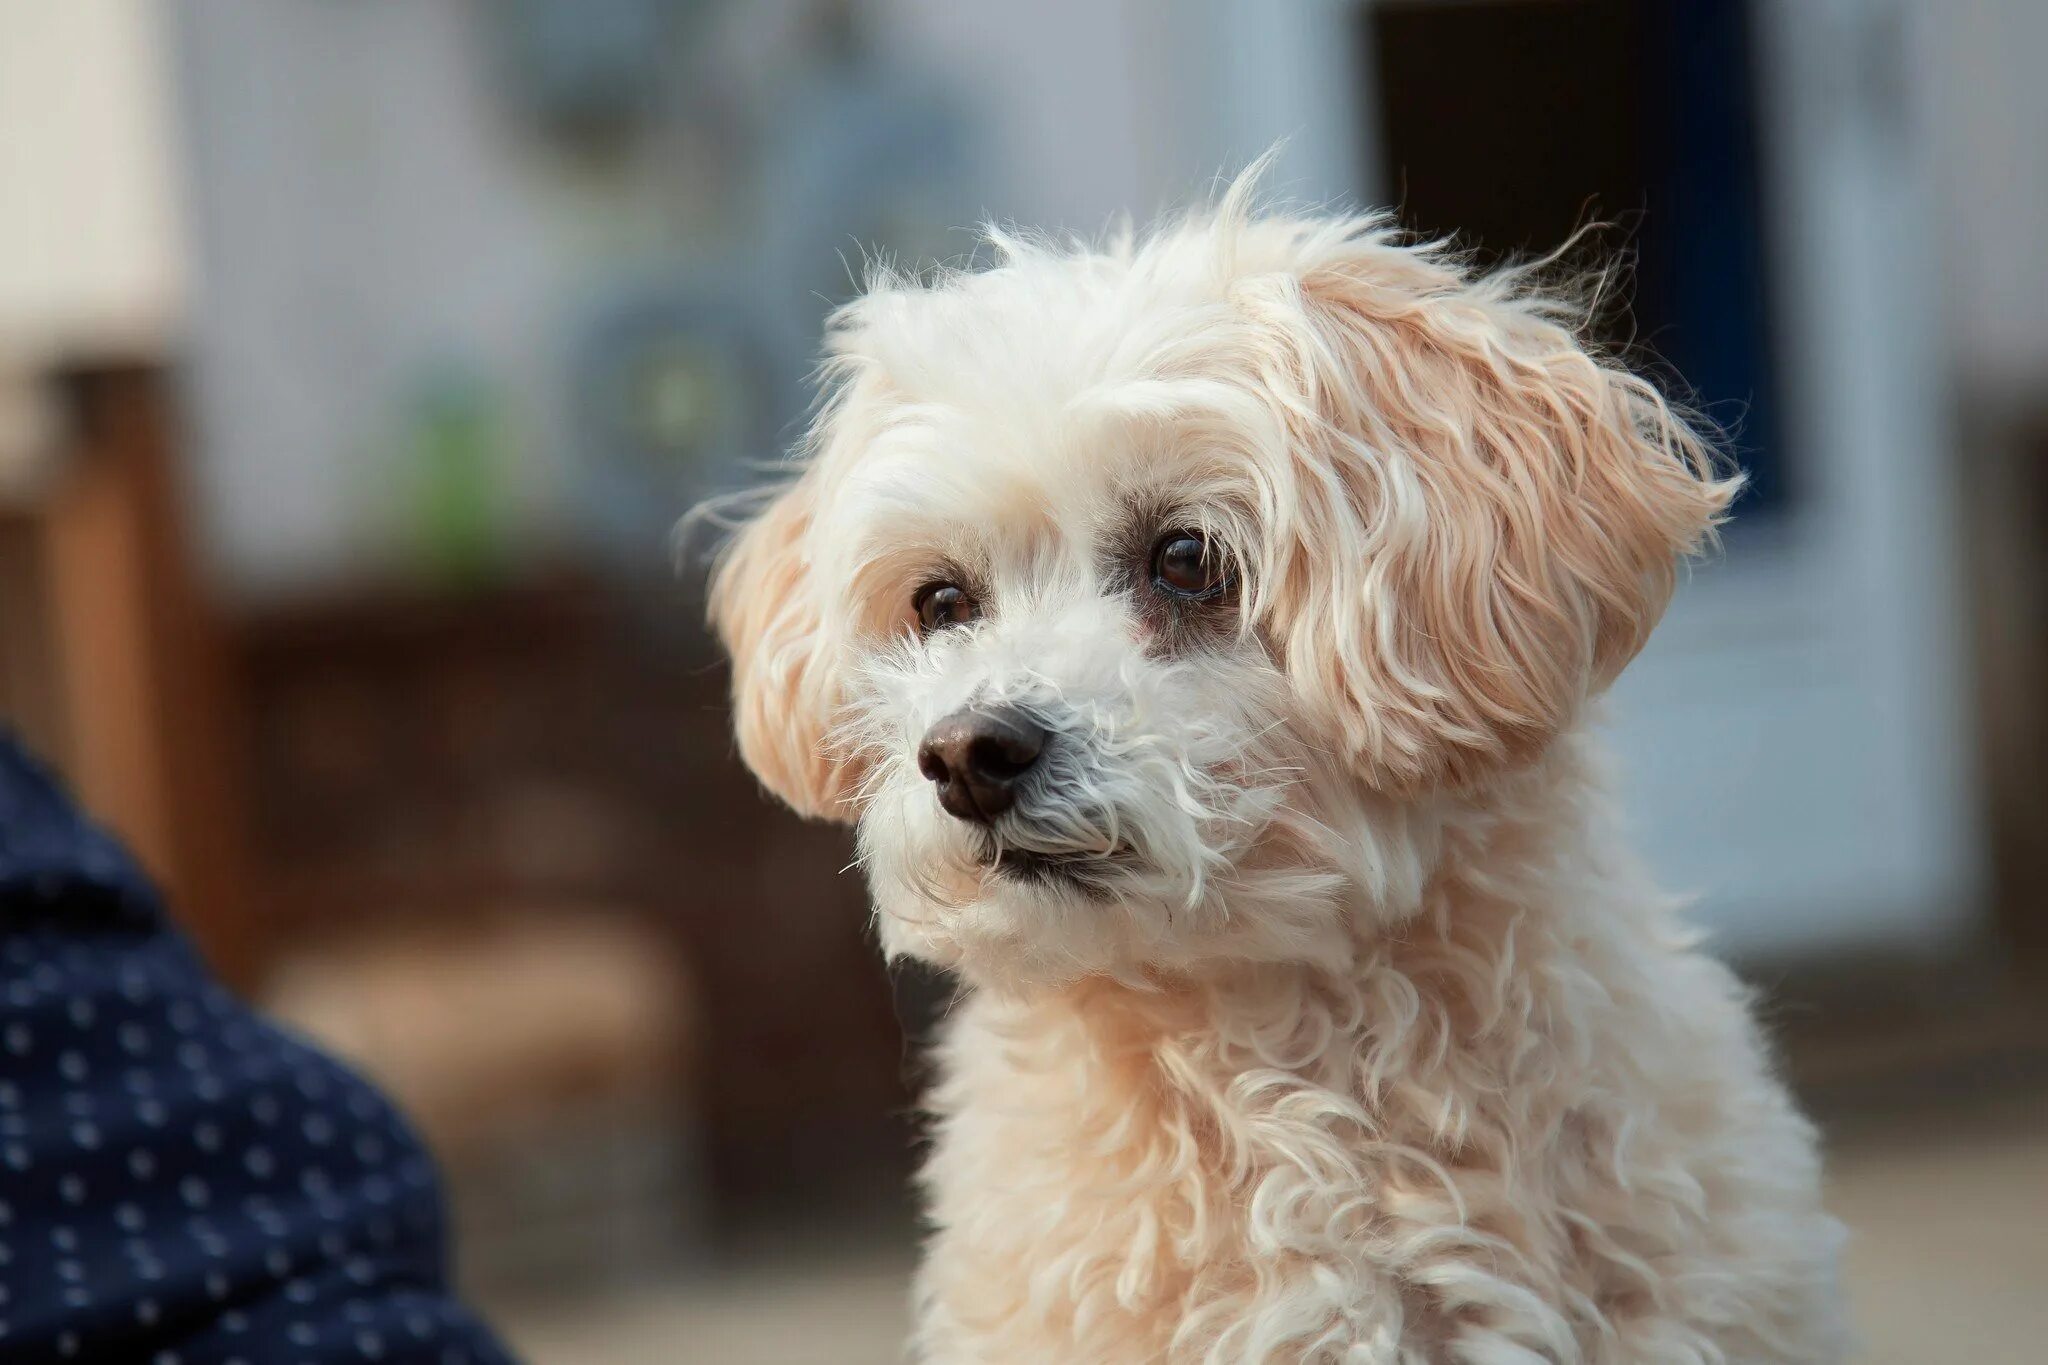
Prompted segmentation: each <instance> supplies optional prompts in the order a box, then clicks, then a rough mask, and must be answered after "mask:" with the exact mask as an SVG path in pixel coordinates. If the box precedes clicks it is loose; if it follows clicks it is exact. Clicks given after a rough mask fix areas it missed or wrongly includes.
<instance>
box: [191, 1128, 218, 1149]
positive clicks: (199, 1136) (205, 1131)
mask: <svg viewBox="0 0 2048 1365" xmlns="http://www.w3.org/2000/svg"><path fill="white" fill-rule="evenodd" d="M192 1142H193V1145H195V1146H197V1147H198V1148H199V1150H200V1151H202V1152H218V1151H219V1150H220V1125H219V1124H217V1123H205V1122H201V1123H197V1124H194V1125H193V1127H192Z"/></svg>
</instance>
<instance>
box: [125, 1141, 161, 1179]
mask: <svg viewBox="0 0 2048 1365" xmlns="http://www.w3.org/2000/svg"><path fill="white" fill-rule="evenodd" d="M128 1173H129V1174H130V1175H132V1176H134V1177H135V1178H136V1179H137V1180H147V1179H149V1178H150V1177H151V1176H153V1175H155V1174H156V1153H154V1152H152V1151H150V1150H149V1149H148V1148H147V1147H137V1148H136V1149H135V1150H134V1151H132V1152H130V1153H128Z"/></svg>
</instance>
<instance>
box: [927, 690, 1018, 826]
mask: <svg viewBox="0 0 2048 1365" xmlns="http://www.w3.org/2000/svg"><path fill="white" fill-rule="evenodd" d="M1044 752H1045V731H1044V730H1042V729H1040V728H1039V727H1038V726H1036V725H1033V724H1032V723H1031V722H1030V721H1029V720H1027V719H1026V718H1025V717H1024V716H1023V715H1021V714H1020V713H1018V712H1017V711H1014V710H1011V709H1009V708H1007V707H1005V708H1002V709H1000V710H998V709H988V710H977V709H975V708H972V707H970V708H968V709H967V710H965V711H955V712H954V713H953V714H952V715H950V716H947V717H946V718H945V719H944V720H942V721H940V722H939V723H938V724H937V725H934V726H933V727H932V728H931V730H930V732H929V733H927V734H926V735H925V737H924V743H922V744H920V745H918V746H917V770H918V771H919V772H921V773H923V774H924V775H925V776H926V777H928V778H930V779H931V780H932V783H933V785H934V786H936V787H937V788H938V789H939V804H940V805H942V806H944V807H945V808H946V813H947V814H948V815H952V816H955V817H957V818H959V819H962V820H972V821H974V822H976V823H977V824H983V825H985V824H987V823H989V822H990V821H991V820H993V819H995V818H996V817H997V816H998V815H1001V814H1002V813H1003V812H1004V811H1006V810H1008V809H1009V808H1010V807H1011V806H1012V805H1014V804H1016V800H1017V783H1018V781H1019V779H1021V778H1022V777H1023V776H1024V774H1025V773H1027V772H1030V771H1031V765H1032V764H1034V763H1036V762H1038V758H1039V755H1040V754H1043V753H1044Z"/></svg>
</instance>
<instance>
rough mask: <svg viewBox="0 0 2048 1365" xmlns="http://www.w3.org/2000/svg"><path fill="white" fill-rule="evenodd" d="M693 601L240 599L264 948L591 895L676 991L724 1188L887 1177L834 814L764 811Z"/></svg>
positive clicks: (899, 1068) (885, 995) (902, 1107)
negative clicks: (820, 823)
mask: <svg viewBox="0 0 2048 1365" xmlns="http://www.w3.org/2000/svg"><path fill="white" fill-rule="evenodd" d="M699 619H701V606H700V604H699V603H697V602H696V601H695V600H694V598H693V597H692V595H691V594H690V593H688V592H687V591H685V590H683V589H682V588H680V587H676V586H672V585H670V586H664V587H662V588H660V589H652V590H640V591H635V590H630V589H626V588H622V587H619V586H617V585H612V584H605V583H599V582H592V581H582V580H576V579H561V580H557V581H554V582H546V583H527V584H524V585H508V586H505V587H502V588H500V589H496V590H492V591H485V592H476V593H467V594H462V595H449V596H436V595H431V594H423V593H411V592H406V591H399V590H393V591H384V592H375V591H372V592H357V593H351V594H346V595H337V596H334V597H331V598H328V599H326V600H314V601H300V602H297V603H294V604H290V605H285V606H279V607H275V608H266V609H264V610H262V611H261V612H259V613H257V614H254V615H252V616H249V617H248V618H246V619H245V620H244V621H243V622H242V623H241V626H240V629H239V630H238V632H237V644H238V655H237V672H238V676H239V678H240V684H241V689H242V695H243V697H244V698H245V701H246V704H247V714H248V716H249V720H250V726H251V768H250V773H251V798H252V799H251V809H252V815H253V818H252V830H253V846H254V850H255V856H256V887H257V895H258V898H259V900H260V902H261V904H262V905H263V906H264V907H265V910H264V920H265V925H266V930H267V937H268V941H269V947H268V948H267V950H266V954H267V956H269V957H270V958H271V959H272V960H273V961H284V960H287V959H288V958H290V957H291V956H292V955H294V954H297V953H300V952H305V953H308V954H319V953H325V954H346V953H349V952H352V951H355V950H354V949H353V948H351V947H350V946H349V945H350V944H360V943H362V942H365V941H367V940H368V939H370V938H372V937H379V938H388V937H393V936H397V937H399V938H404V939H410V940H412V941H417V937H418V935H419V934H421V933H431V934H434V935H440V936H444V937H448V938H453V937H455V936H462V937H463V938H464V939H465V940H466V941H469V942H473V943H478V944H489V943H491V942H494V941H499V939H500V938H501V936H502V935H503V933H504V932H505V930H504V928H503V926H504V925H505V924H506V923H507V922H508V921H520V920H523V919H525V918H527V917H532V916H538V915H564V914H570V913H573V912H574V911H575V909H576V908H578V907H603V909H604V912H605V913H606V914H607V915H612V916H617V917H619V918H620V919H621V920H622V921H624V922H627V923H631V924H634V925H638V926H640V927H641V928H642V929H643V930H645V931H647V932H648V933H649V934H650V935H651V936H650V937H649V938H648V940H647V945H648V946H647V952H648V954H649V955H650V957H652V958H657V959H659V960H660V961H662V962H665V963H666V964H668V965H667V970H669V971H670V972H672V973H673V975H674V982H675V984H674V989H675V990H676V991H677V992H679V993H681V992H687V993H688V998H689V999H690V1000H691V1003H692V1006H693V1010H692V1012H693V1014H694V1025H693V1037H694V1047H693V1049H692V1051H693V1053H694V1056H695V1062H694V1075H695V1084H694V1087H693V1088H694V1091H695V1095H694V1099H695V1102H696V1105H697V1107H698V1113H699V1117H700V1118H701V1120H702V1123H703V1125H704V1136H705V1141H706V1145H707V1153H706V1155H707V1157H708V1160H709V1163H710V1165H711V1168H712V1174H713V1176H714V1184H715V1186H716V1188H717V1190H718V1193H719V1196H720V1198H721V1200H722V1201H723V1205H722V1207H723V1208H724V1209H725V1210H726V1211H728V1212H731V1211H735V1210H742V1209H744V1210H747V1211H752V1210H754V1209H758V1208H759V1207H760V1206H761V1204H762V1203H764V1202H766V1201H773V1200H788V1201H803V1200H810V1199H813V1198H816V1197H818V1196H819V1195H820V1193H821V1188H822V1187H825V1186H831V1185H834V1184H835V1183H836V1184H839V1185H841V1186H843V1185H845V1184H847V1183H852V1184H856V1185H859V1186H861V1187H863V1188H869V1187H874V1186H876V1185H879V1184H888V1183H889V1181H890V1180H893V1178H894V1177H895V1176H897V1175H899V1174H900V1173H901V1169H902V1167H903V1166H904V1164H905V1163H906V1162H907V1158H908V1151H909V1143H908V1141H907V1137H908V1129H909V1124H908V1119H907V1113H908V1109H909V1098H910V1097H909V1091H908V1088H907V1086H906V1083H905V1079H904V1075H903V1072H904V1064H903V1059H904V1056H905V1049H904V1044H903V1040H902V1030H901V1027H900V1026H899V1024H898V1022H897V1019H896V1016H895V1013H894V1010H893V1008H892V1000H891V995H890V986H889V983H888V981H887V979H886V978H885V975H884V973H883V970H882V967H881V965H880V962H879V959H878V957H877V955H876V954H875V952H874V951H873V948H872V945H871V944H870V943H869V942H868V909H867V900H866V893H865V889H864V887H863V886H862V884H861V881H860V879H859V877H858V876H857V875H854V874H851V873H847V874H845V875H842V869H843V868H845V867H846V865H847V863H848V861H849V859H850V847H849V843H850V841H849V840H848V839H847V838H846V836H845V834H844V832H843V831H840V830H836V829H823V828H819V827H817V826H806V825H804V824H802V823H800V822H798V821H797V820H795V819H793V818H791V817H790V816H789V815H788V814H787V813H786V812H783V811H780V810H777V809H776V808H775V807H773V806H772V805H771V804H770V803H769V802H768V801H767V799H766V798H764V797H763V796H762V795H761V794H760V792H759V791H758V789H757V788H756V786H755V784H754V782H753V780H752V778H751V777H749V776H748V775H747V773H746V772H745V770H744V769H743V768H742V767H741V766H740V765H739V763H738V761H737V760H736V759H735V758H734V756H733V754H732V746H731V739H730V734H729V728H728V727H729V721H728V717H727V709H726V702H725V685H726V678H725V671H724V668H723V666H722V665H721V664H720V663H718V661H717V659H716V656H715V654H714V652H713V650H712V649H711V646H710V643H709V641H708V640H706V639H705V638H704V636H703V634H702V632H701V630H700V629H699V628H698V627H697V625H696V622H697V621H698V620H699ZM479 951H481V949H479ZM636 979H637V975H636ZM501 1008H502V1009H503V1010H505V1011H508V1012H516V1011H518V1010H519V1009H520V1008H521V1004H520V1002H519V1001H518V1000H517V999H511V998H507V999H504V1000H503V1001H502V1004H501ZM879 1176H886V1177H887V1179H879V1178H878V1177H879ZM889 1187H890V1188H895V1186H894V1185H893V1184H890V1185H889Z"/></svg>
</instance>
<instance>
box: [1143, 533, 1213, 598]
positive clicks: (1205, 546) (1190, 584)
mask: <svg viewBox="0 0 2048 1365" xmlns="http://www.w3.org/2000/svg"><path fill="white" fill-rule="evenodd" d="M1152 581H1153V582H1154V583H1156V584H1158V585H1159V587H1161V588H1162V589H1164V590H1165V591H1167V592H1168V593H1171V594H1172V595H1173V596H1175V597H1179V598H1184V599H1186V600H1188V601H1194V602H1204V601H1207V600H1209V599H1210V598H1212V597H1218V596H1221V595H1222V593H1223V591H1224V590H1225V589H1226V588H1228V587H1229V586H1230V569H1229V565H1228V564H1226V563H1225V562H1224V556H1223V553H1222V552H1221V551H1220V550H1217V549H1216V548H1214V547H1213V546H1211V545H1210V544H1209V538H1208V537H1207V536H1205V535H1203V534H1202V533H1201V532H1200V531H1168V532H1167V533H1166V534H1165V535H1163V536H1161V537H1160V538H1159V543H1158V544H1157V545H1155V546H1154V547H1153V549H1152Z"/></svg>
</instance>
